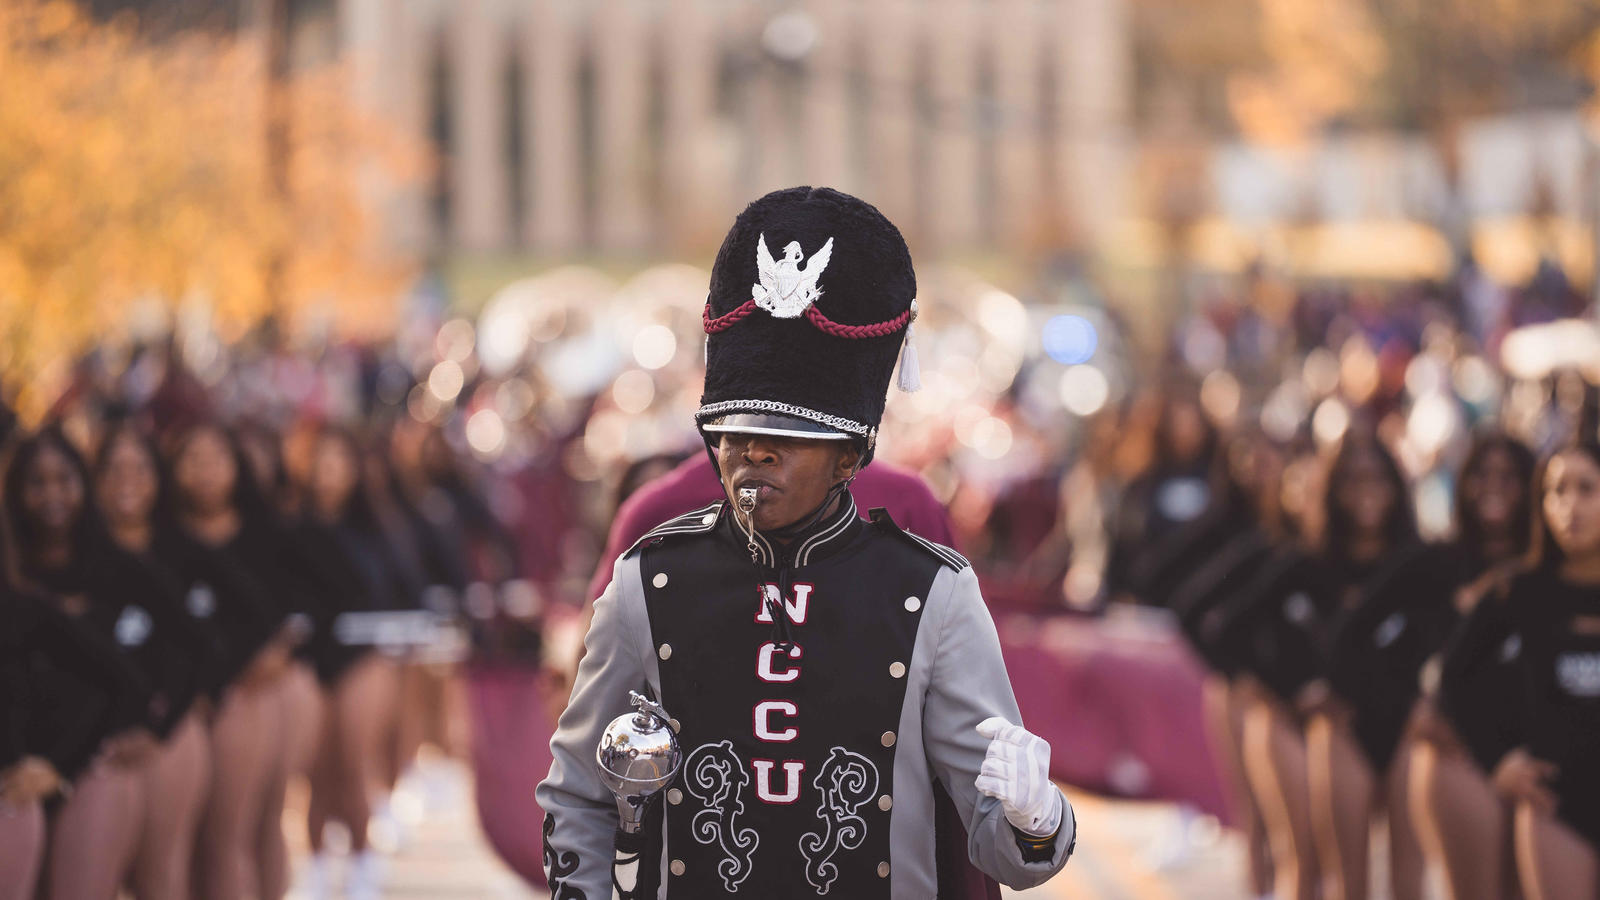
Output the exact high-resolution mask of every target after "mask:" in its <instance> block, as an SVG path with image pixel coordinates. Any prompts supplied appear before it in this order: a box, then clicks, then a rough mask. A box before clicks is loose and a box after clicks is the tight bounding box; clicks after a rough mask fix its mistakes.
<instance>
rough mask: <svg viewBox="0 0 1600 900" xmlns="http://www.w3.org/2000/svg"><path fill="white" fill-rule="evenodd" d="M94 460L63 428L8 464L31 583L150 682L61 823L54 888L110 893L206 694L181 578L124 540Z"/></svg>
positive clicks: (16, 528)
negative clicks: (174, 580)
mask: <svg viewBox="0 0 1600 900" xmlns="http://www.w3.org/2000/svg"><path fill="white" fill-rule="evenodd" d="M89 491H90V485H89V477H88V469H87V466H86V465H85V463H84V461H83V458H82V457H81V456H80V455H79V454H78V452H77V450H76V449H75V448H74V447H73V446H72V445H71V443H70V442H68V441H67V439H66V438H65V436H64V435H62V433H61V432H60V431H59V430H58V429H56V428H46V429H45V430H43V431H41V432H40V433H38V434H37V435H34V436H31V437H29V438H26V439H24V440H23V441H21V442H20V443H19V444H18V445H17V448H16V452H15V454H14V456H13V457H12V459H11V463H10V465H9V466H8V468H7V470H6V496H5V502H6V514H7V520H8V525H9V526H10V528H11V533H12V535H13V536H14V538H15V540H16V542H17V546H18V554H17V563H18V566H17V567H18V572H19V575H20V576H21V578H22V579H23V580H24V581H25V583H27V584H29V585H32V586H36V587H38V588H40V589H42V590H44V591H45V592H47V593H48V595H49V596H50V598H51V600H52V601H53V602H54V603H55V604H56V605H57V606H58V608H60V609H61V610H62V611H63V612H65V613H66V614H67V615H69V616H71V617H73V618H75V619H77V620H78V621H80V622H82V623H83V624H84V625H85V627H87V628H88V629H90V630H91V631H93V632H95V633H97V634H99V635H101V636H102V637H103V638H105V639H106V640H107V641H109V642H111V643H113V644H115V645H116V646H117V647H118V648H119V650H120V651H121V652H122V653H123V654H124V655H125V656H126V657H127V658H128V660H129V661H130V662H131V663H132V664H133V665H134V666H135V667H136V668H137V669H138V670H139V672H140V673H141V675H142V676H143V678H144V681H145V683H146V685H147V686H148V688H149V690H148V692H147V693H146V696H145V697H143V698H142V701H141V702H140V703H139V704H138V705H137V706H135V707H132V708H128V709H126V710H124V711H123V714H122V721H120V722H119V723H118V724H119V725H121V726H122V728H123V729H124V734H123V735H122V736H119V737H118V738H115V739H114V741H115V746H116V752H115V753H113V754H112V758H111V760H110V761H108V763H107V764H105V765H99V766H96V767H94V768H93V769H91V770H90V771H89V772H88V773H87V774H86V775H85V776H84V777H83V778H82V779H80V781H79V784H78V789H77V790H76V791H74V793H73V795H72V797H71V798H70V799H69V800H68V801H67V803H66V804H65V805H64V806H63V807H62V809H61V810H60V812H59V813H58V814H57V815H56V816H55V817H54V818H53V820H52V822H51V853H50V859H49V862H48V868H47V869H46V873H45V880H46V884H45V887H46V891H47V894H48V896H51V897H63V898H67V897H80V896H110V895H111V894H112V893H113V892H115V890H116V889H117V887H118V886H120V885H121V884H122V883H123V881H124V880H125V879H126V878H127V877H128V876H129V875H130V874H131V868H132V863H133V859H134V856H135V854H136V851H137V848H138V844H139V842H140V840H141V831H142V825H143V815H142V813H143V809H142V804H141V798H142V794H143V788H142V784H143V778H144V773H145V767H146V765H147V764H148V763H149V762H150V760H151V755H152V753H153V751H154V750H155V749H156V743H157V741H160V740H164V739H166V738H167V737H169V736H170V735H171V734H172V733H173V730H174V729H175V728H176V727H177V726H178V724H179V723H181V722H182V721H183V720H184V718H185V716H186V715H187V713H188V710H189V707H190V705H191V703H192V702H193V701H194V699H195V697H196V696H197V694H198V693H199V685H200V678H199V672H198V670H197V668H196V667H195V666H194V665H193V663H192V659H193V656H192V654H191V653H190V652H189V648H190V647H191V646H193V645H194V643H195V642H196V639H195V637H194V634H193V632H192V631H191V630H190V627H189V623H188V617H187V616H186V615H184V613H183V612H182V610H181V606H180V601H179V599H178V598H177V596H176V595H175V593H174V592H173V590H172V588H171V585H170V584H168V583H167V582H165V581H163V580H161V579H160V578H159V577H157V576H156V575H155V573H153V572H152V571H151V570H150V569H148V568H147V567H145V566H144V565H142V564H141V563H140V562H139V561H138V560H136V559H135V558H133V557H132V556H130V555H129V554H127V553H124V552H122V551H121V550H120V549H118V548H117V547H116V546H115V545H114V544H113V543H112V542H111V540H110V539H109V537H108V536H107V534H106V532H105V529H104V526H103V524H102V523H101V521H100V518H99V514H98V511H97V509H96V506H95V504H94V502H93V499H92V498H91V496H90V494H89Z"/></svg>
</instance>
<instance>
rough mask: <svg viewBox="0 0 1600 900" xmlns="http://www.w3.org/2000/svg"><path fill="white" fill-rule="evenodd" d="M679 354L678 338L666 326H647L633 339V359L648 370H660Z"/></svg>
mask: <svg viewBox="0 0 1600 900" xmlns="http://www.w3.org/2000/svg"><path fill="white" fill-rule="evenodd" d="M677 353H678V337H677V335H675V334H673V333H672V329H670V328H668V327H667V326H665V325H646V326H645V327H644V328H641V329H639V333H638V334H636V335H634V337H633V359H634V361H635V362H637V363H638V364H639V365H641V366H643V367H645V368H646V369H660V368H662V367H663V366H665V365H667V364H668V363H670V362H672V357H673V356H675V355H677Z"/></svg>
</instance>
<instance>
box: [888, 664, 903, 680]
mask: <svg viewBox="0 0 1600 900" xmlns="http://www.w3.org/2000/svg"><path fill="white" fill-rule="evenodd" d="M889 677H890V678H904V677H906V664H905V663H903V662H892V663H889Z"/></svg>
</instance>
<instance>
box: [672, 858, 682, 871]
mask: <svg viewBox="0 0 1600 900" xmlns="http://www.w3.org/2000/svg"><path fill="white" fill-rule="evenodd" d="M669 868H670V869H672V874H674V875H682V874H683V860H681V859H675V860H673V861H672V865H671V866H669Z"/></svg>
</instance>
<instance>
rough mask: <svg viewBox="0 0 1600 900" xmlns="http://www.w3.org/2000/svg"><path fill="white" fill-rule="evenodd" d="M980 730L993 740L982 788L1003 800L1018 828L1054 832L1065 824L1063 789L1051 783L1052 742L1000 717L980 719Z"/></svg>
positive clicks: (981, 777) (1041, 834) (982, 772)
mask: <svg viewBox="0 0 1600 900" xmlns="http://www.w3.org/2000/svg"><path fill="white" fill-rule="evenodd" d="M978 733H979V734H981V735H983V736H984V737H986V738H988V739H989V751H988V754H987V755H986V756H985V757H984V760H983V768H982V769H980V770H979V772H978V780H977V782H976V784H977V788H978V790H979V791H981V792H983V793H985V794H988V795H989V796H991V797H994V798H995V799H997V800H999V801H1000V805H1001V807H1002V808H1003V809H1004V810H1005V813H1006V821H1008V822H1010V823H1011V824H1012V825H1014V826H1016V829H1017V830H1018V831H1020V832H1022V833H1024V834H1029V835H1032V836H1034V837H1047V836H1049V835H1051V834H1054V833H1055V831H1056V829H1057V828H1059V827H1060V826H1061V792H1060V791H1058V790H1056V786H1055V785H1054V784H1051V783H1050V745H1049V744H1047V743H1045V741H1044V739H1043V738H1040V737H1037V736H1035V735H1033V734H1030V733H1029V732H1028V729H1026V728H1023V727H1022V726H1021V725H1013V724H1011V723H1010V722H1007V721H1006V720H1005V719H1003V718H1001V717H1000V716H991V717H990V718H987V719H984V720H983V721H982V722H979V723H978Z"/></svg>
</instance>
